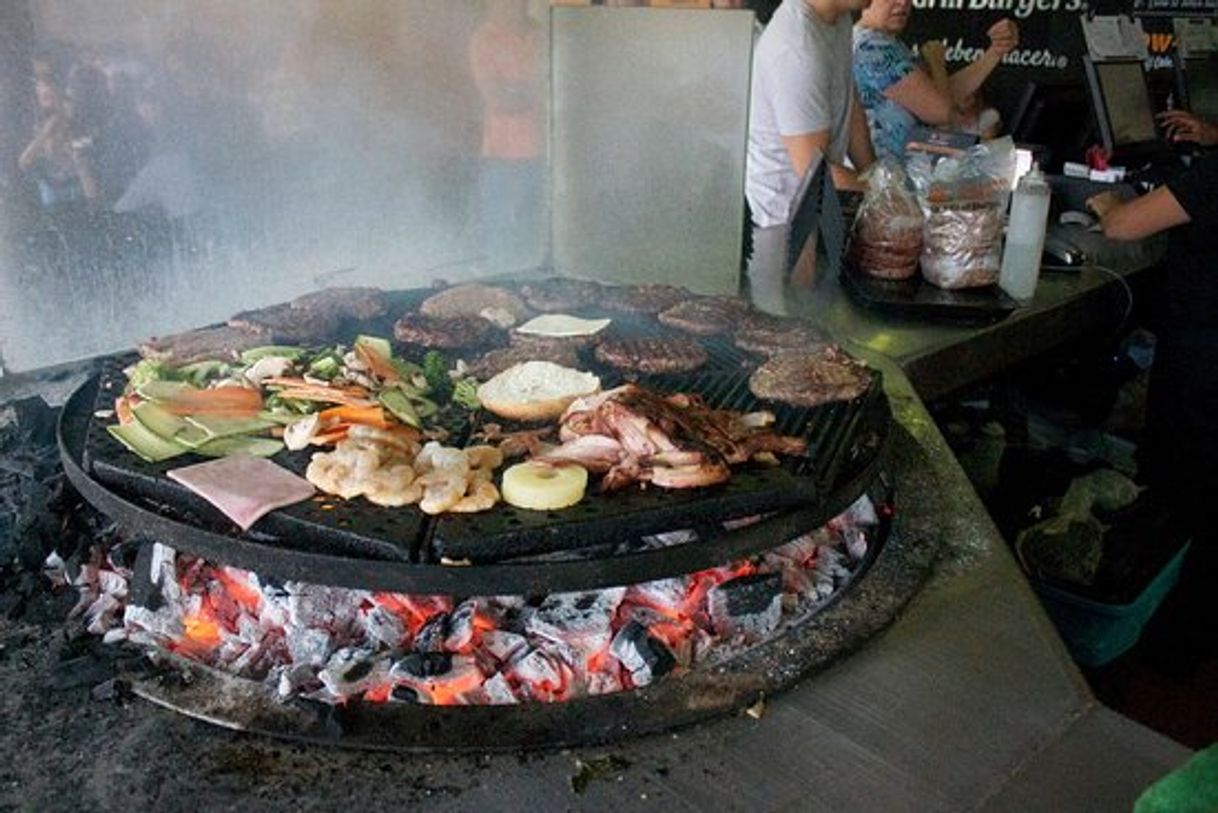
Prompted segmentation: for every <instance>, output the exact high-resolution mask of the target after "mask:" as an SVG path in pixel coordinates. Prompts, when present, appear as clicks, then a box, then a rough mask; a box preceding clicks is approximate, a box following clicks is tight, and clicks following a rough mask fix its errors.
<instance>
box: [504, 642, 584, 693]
mask: <svg viewBox="0 0 1218 813" xmlns="http://www.w3.org/2000/svg"><path fill="white" fill-rule="evenodd" d="M506 674H507V676H508V677H509V678H511V679H512V680H514V681H515V682H516V683H517V684H518V685H519V686H520V690H521V692H523V693H524V695H525V696H526V697H531V698H534V699H537V700H542V701H550V700H562V699H564V697H565V696H566V691H567V684H568V683H569V680H568V676H569V670H568V669H567V668H566V665H565V664H564V663H563V662H562V659H561V658H559V657H557V656H555V655H552V654H550V653H548V652H543V651H542V650H540V649H534V650H532V651H531V652H529V653H528V654H527V655H525V656H524V657H522V658H519V659H518V660H516V661H514V662H513V663H512V664H511V665H510V666H509V667H508V668H507V670H506Z"/></svg>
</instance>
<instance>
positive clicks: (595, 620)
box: [524, 587, 626, 669]
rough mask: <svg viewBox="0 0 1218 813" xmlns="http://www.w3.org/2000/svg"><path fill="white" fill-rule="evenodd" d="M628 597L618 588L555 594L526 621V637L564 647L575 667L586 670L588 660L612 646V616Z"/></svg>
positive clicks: (547, 598)
mask: <svg viewBox="0 0 1218 813" xmlns="http://www.w3.org/2000/svg"><path fill="white" fill-rule="evenodd" d="M625 595H626V588H624V587H616V588H613V589H609V590H598V591H596V592H594V593H554V594H552V595H550V596H547V597H546V599H545V601H543V602H542V604H541V606H540V607H538V608H537V609H536V610H534V611H533V612H532V613H531V614H530V615H529V616H528V618H526V619H525V623H524V629H525V632H526V634H528V635H529V636H531V637H532V638H533V639H534V640H535V641H537V640H540V641H548V642H550V643H552V644H556V645H558V646H559V647H562V648H564V649H565V650H566V651H567V652H568V653H570V657H569V658H568V660H570V661H571V662H572V665H575V666H578V667H579V668H581V669H584V668H586V662H587V659H588V658H589V657H591V656H593V655H595V654H596V653H597V652H600V651H602V650H604V649H605V647H607V646H608V645H609V641H610V639H611V638H612V637H613V630H612V626H611V625H612V623H613V617H614V615H615V614H616V613H617V608H618V605H620V604H621V603H622V598H623V597H624V596H625Z"/></svg>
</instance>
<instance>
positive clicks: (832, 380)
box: [749, 345, 871, 407]
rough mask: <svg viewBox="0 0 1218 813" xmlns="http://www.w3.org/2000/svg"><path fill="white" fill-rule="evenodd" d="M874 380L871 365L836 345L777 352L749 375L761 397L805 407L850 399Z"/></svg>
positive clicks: (755, 392) (750, 383)
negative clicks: (806, 350) (801, 350)
mask: <svg viewBox="0 0 1218 813" xmlns="http://www.w3.org/2000/svg"><path fill="white" fill-rule="evenodd" d="M870 383H871V375H870V373H869V372H868V369H867V365H866V364H863V363H862V362H861V361H859V360H857V359H854V358H851V357H850V356H849V355H848V354H847V353H846V352H845V351H844V350H842V349H841V348H840V347H835V346H833V345H826V346H825V347H824V348H822V349H820V350H816V351H813V352H807V353H803V352H793V353H783V354H781V355H777V356H774V357H773V358H771V359H770V360H769V361H767V362H766V363H765V364H763V365H761V366H760V367H758V368H757V369H756V370H755V371H754V372H753V374H752V375H751V376H749V390H750V391H751V392H752V393H753V394H754V395H756V396H757V397H758V398H764V399H766V400H769V401H782V402H784V403H788V404H794V405H796V406H804V407H814V406H819V405H820V404H825V403H829V402H830V401H849V400H851V399H852V398H857V397H858V396H860V395H862V394H863V393H864V392H866V391H867V387H868V386H869V385H870Z"/></svg>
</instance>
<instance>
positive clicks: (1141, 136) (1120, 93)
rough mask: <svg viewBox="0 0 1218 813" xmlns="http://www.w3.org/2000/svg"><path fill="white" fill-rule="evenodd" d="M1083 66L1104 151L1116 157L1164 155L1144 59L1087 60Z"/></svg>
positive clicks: (1084, 60)
mask: <svg viewBox="0 0 1218 813" xmlns="http://www.w3.org/2000/svg"><path fill="white" fill-rule="evenodd" d="M1083 64H1084V66H1085V67H1086V70H1087V85H1088V88H1089V89H1090V91H1091V107H1092V110H1093V111H1095V120H1096V124H1097V125H1098V126H1099V130H1100V140H1101V141H1102V142H1103V144H1104V148H1105V149H1106V150H1108V151H1109V152H1110V153H1111V154H1112V155H1113V156H1115V157H1117V158H1121V157H1131V156H1136V155H1149V154H1152V153H1158V152H1163V151H1164V145H1163V142H1162V140H1161V139H1160V138H1159V131H1158V129H1157V128H1156V127H1155V111H1154V107H1153V106H1152V105H1151V101H1150V90H1149V88H1148V87H1147V85H1146V71H1145V68H1144V67H1143V65H1142V60H1140V59H1113V60H1105V61H1103V62H1095V61H1093V60H1091V59H1090V58H1086V57H1085V58H1084V59H1083Z"/></svg>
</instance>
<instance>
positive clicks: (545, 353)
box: [466, 345, 580, 381]
mask: <svg viewBox="0 0 1218 813" xmlns="http://www.w3.org/2000/svg"><path fill="white" fill-rule="evenodd" d="M526 361H549V362H553V363H554V364H559V365H562V366H563V367H572V368H578V367H579V366H580V364H579V355H578V354H577V353H576V352H575V348H574V347H571V346H569V345H566V346H564V345H551V346H549V347H523V346H512V347H501V348H499V349H498V350H491V351H488V352H486V353H483V354H482V355H480V356H477V357H475V358H473V359H472V360H470V361H469V362H468V363H467V365H466V366H467V367H468V369H469V374H470V375H472V376H473V377H474V378H477V379H478V380H479V381H485V380H487V379H488V378H492V377H493V376H496V375H498V374H499V373H501V372H503V371H504V370H506V369H507V368H509V367H514V366H515V365H517V364H523V363H524V362H526Z"/></svg>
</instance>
